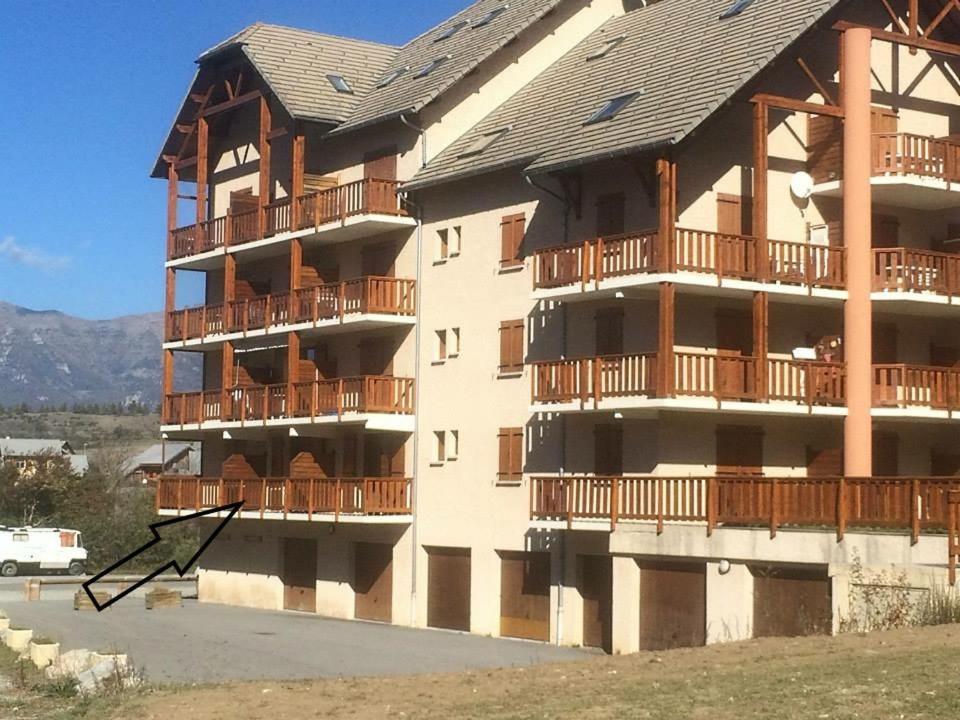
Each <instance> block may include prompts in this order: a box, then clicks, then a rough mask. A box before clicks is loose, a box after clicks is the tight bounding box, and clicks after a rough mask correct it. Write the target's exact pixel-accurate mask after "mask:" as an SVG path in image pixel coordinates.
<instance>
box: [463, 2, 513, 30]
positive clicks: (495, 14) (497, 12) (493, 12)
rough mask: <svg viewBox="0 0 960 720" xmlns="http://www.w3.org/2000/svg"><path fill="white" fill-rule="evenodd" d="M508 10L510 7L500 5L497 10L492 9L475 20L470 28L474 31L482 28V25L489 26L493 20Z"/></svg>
mask: <svg viewBox="0 0 960 720" xmlns="http://www.w3.org/2000/svg"><path fill="white" fill-rule="evenodd" d="M509 8H510V5H501V6H500V7H498V8H494V9H493V10H491V11H490V12H488V13H487V14H486V15H484V16H483V17H482V18H480V19H479V20H477V21H476V22H475V23H474V24H473V25H472V26H471V27H472V28H473V29H474V30H476V29H477V28H482V27H483V26H484V25H489V24H490V23H492V22H493V21H494V20H496V19H497V18H498V17H499V16H500V15H502V14H503V13H505V12H506V11H507V10H508V9H509Z"/></svg>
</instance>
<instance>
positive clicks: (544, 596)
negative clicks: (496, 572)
mask: <svg viewBox="0 0 960 720" xmlns="http://www.w3.org/2000/svg"><path fill="white" fill-rule="evenodd" d="M500 634H501V635H502V636H504V637H514V638H522V639H525V640H542V641H544V642H548V641H549V640H550V553H545V552H501V553H500Z"/></svg>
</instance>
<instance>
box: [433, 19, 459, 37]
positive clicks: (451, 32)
mask: <svg viewBox="0 0 960 720" xmlns="http://www.w3.org/2000/svg"><path fill="white" fill-rule="evenodd" d="M466 26H467V21H466V20H461V21H460V22H458V23H454V24H453V25H451V26H450V27H448V28H447V29H446V30H444V31H443V32H442V33H440V34H439V35H437V37H436V38H434V40H433V41H434V42H440V41H441V40H449V39H450V38H452V37H453V36H454V35H456V34H457V33H458V32H460V31H461V30H463V29H464V28H465V27H466Z"/></svg>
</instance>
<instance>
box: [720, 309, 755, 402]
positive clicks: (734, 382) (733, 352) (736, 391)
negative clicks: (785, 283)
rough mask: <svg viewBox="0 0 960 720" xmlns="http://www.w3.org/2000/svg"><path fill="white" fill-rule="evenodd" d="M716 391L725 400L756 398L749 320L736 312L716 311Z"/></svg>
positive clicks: (748, 315) (751, 327)
mask: <svg viewBox="0 0 960 720" xmlns="http://www.w3.org/2000/svg"><path fill="white" fill-rule="evenodd" d="M716 330H717V377H716V385H717V387H716V391H717V392H718V393H719V395H720V397H722V398H728V399H737V400H739V399H744V400H746V399H750V398H753V397H755V396H756V366H755V364H754V363H753V362H751V361H750V360H749V358H750V357H751V356H752V353H753V317H752V316H751V315H750V313H746V312H741V311H736V310H719V311H718V312H717V316H716Z"/></svg>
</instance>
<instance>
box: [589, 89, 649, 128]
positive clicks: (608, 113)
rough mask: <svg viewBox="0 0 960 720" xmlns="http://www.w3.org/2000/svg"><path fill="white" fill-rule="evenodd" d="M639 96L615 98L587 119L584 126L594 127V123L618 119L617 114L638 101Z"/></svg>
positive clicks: (634, 94) (633, 94)
mask: <svg viewBox="0 0 960 720" xmlns="http://www.w3.org/2000/svg"><path fill="white" fill-rule="evenodd" d="M639 96H640V93H638V92H634V93H630V94H628V95H621V96H620V97H615V98H613V99H612V100H608V101H607V104H606V105H604V106H603V107H602V108H600V109H599V110H597V112H595V113H594V114H593V115H591V116H590V117H589V118H587V121H586V122H585V123H584V125H593V124H594V123H598V122H603V121H605V120H612V119H613V118H614V117H616V115H617V113H619V112H620V111H621V110H623V109H624V108H625V107H626V106H627V105H629V104H630V103H632V102H633V101H634V100H636V99H637V97H639Z"/></svg>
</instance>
